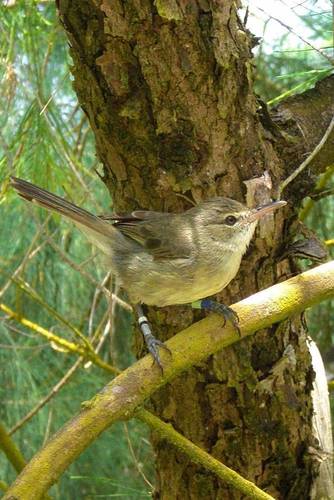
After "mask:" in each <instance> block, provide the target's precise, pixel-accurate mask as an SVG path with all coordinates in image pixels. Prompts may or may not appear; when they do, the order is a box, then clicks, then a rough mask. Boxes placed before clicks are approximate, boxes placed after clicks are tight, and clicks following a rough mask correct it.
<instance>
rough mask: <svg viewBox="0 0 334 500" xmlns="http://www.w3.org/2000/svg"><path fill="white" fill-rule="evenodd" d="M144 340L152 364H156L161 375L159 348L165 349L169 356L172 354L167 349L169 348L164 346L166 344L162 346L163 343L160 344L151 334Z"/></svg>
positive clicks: (162, 370)
mask: <svg viewBox="0 0 334 500" xmlns="http://www.w3.org/2000/svg"><path fill="white" fill-rule="evenodd" d="M144 338H145V342H146V345H147V349H148V351H149V352H150V354H151V355H152V358H153V364H154V363H156V364H157V365H158V366H159V368H160V370H161V373H162V374H163V372H164V369H163V366H162V363H161V360H160V354H159V347H162V348H163V349H165V351H167V352H168V353H169V354H170V355H171V354H172V353H171V350H170V349H169V347H167V346H166V344H164V342H162V341H161V340H159V339H156V338H155V337H154V335H153V334H149V335H146V336H145V337H144Z"/></svg>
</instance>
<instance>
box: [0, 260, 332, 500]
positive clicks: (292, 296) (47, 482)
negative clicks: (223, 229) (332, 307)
mask: <svg viewBox="0 0 334 500" xmlns="http://www.w3.org/2000/svg"><path fill="white" fill-rule="evenodd" d="M333 296H334V261H332V262H329V263H326V264H323V265H321V266H318V267H316V268H314V269H312V270H310V271H307V272H305V273H302V274H300V275H299V276H296V277H294V278H292V279H290V280H288V281H286V282H284V283H280V284H277V285H274V286H272V287H270V288H268V289H266V290H263V291H261V292H259V293H256V294H254V295H252V296H251V297H248V298H247V299H245V300H243V301H241V302H239V303H237V304H234V305H233V306H232V307H233V309H234V310H235V311H236V312H237V314H238V316H239V318H240V329H241V332H242V337H245V336H248V335H251V334H252V333H254V332H255V331H257V330H259V329H262V328H266V327H268V326H270V325H271V324H273V323H277V322H280V321H283V320H284V319H286V318H288V317H289V316H291V315H293V314H298V313H300V312H302V311H303V310H305V309H307V308H308V307H310V306H312V305H314V304H317V303H319V302H321V301H323V300H325V299H328V298H330V297H333ZM223 323H224V320H223V319H222V318H221V317H220V316H219V315H216V314H212V315H211V316H209V317H208V318H205V319H203V320H201V321H199V322H197V323H195V324H194V325H192V326H190V327H189V328H186V329H185V330H183V331H182V332H180V333H179V334H177V335H175V336H174V337H173V338H172V339H170V340H169V341H168V342H167V345H168V347H169V348H170V349H171V351H172V353H173V355H172V357H170V356H168V354H166V355H165V353H162V357H163V364H164V367H165V370H164V375H163V376H162V375H161V373H160V370H159V369H158V368H157V367H152V360H151V358H150V356H145V357H144V358H142V359H141V360H139V361H138V362H137V363H135V364H134V365H133V366H131V367H130V368H128V369H127V370H125V371H124V372H122V373H121V374H120V375H119V376H118V377H116V378H115V379H114V380H113V381H112V382H111V383H109V384H108V385H107V386H106V387H105V388H104V389H103V390H102V391H101V392H100V393H98V394H97V395H96V396H95V397H94V398H93V399H92V400H91V401H89V402H86V403H85V404H84V405H83V408H82V410H81V412H80V413H79V414H78V415H76V416H75V417H74V418H73V419H72V420H71V421H69V422H68V423H67V424H66V425H65V426H64V427H63V428H62V429H61V430H60V431H58V433H57V434H55V435H54V436H53V437H52V438H51V439H50V440H49V441H48V443H47V444H46V445H45V447H44V448H43V449H42V450H41V451H40V452H38V453H37V454H36V455H35V456H34V457H33V459H32V460H31V461H30V462H29V464H28V465H27V466H26V467H25V469H24V470H23V471H22V473H21V474H20V475H19V476H18V478H17V479H16V481H15V482H14V483H13V485H12V486H11V487H10V488H9V490H8V491H7V493H6V494H5V496H4V498H5V499H7V500H9V499H10V498H13V497H17V498H20V500H28V499H30V498H32V497H33V498H35V499H36V500H37V499H38V498H40V497H41V496H42V494H43V493H44V492H45V491H47V489H48V488H50V486H51V485H52V484H53V483H54V482H55V481H57V480H58V478H59V476H60V475H61V474H62V473H63V472H64V470H65V469H66V468H67V467H68V466H69V465H70V464H71V463H72V462H73V461H74V460H75V459H76V457H78V456H79V455H80V453H82V451H83V450H85V449H86V448H87V447H88V446H89V445H90V444H91V443H92V442H93V441H94V440H95V439H96V438H97V437H98V436H99V435H100V434H101V433H102V432H103V431H104V430H105V429H107V428H108V427H109V426H110V425H111V424H112V423H114V422H116V421H118V420H124V419H128V418H130V417H132V416H133V414H134V412H135V410H136V408H138V407H139V406H140V405H142V404H143V403H144V401H145V400H146V399H147V398H149V397H150V396H151V395H152V393H153V392H154V391H156V390H157V389H159V388H160V387H162V386H163V385H164V384H166V383H167V382H169V381H170V380H171V379H173V378H174V377H175V376H177V375H178V374H179V373H180V372H182V371H184V370H186V369H188V368H190V367H191V366H192V365H195V364H197V363H199V362H201V361H203V360H204V359H206V358H207V357H208V356H209V355H210V354H213V353H215V352H217V351H219V350H221V349H222V348H224V347H226V346H228V345H231V344H233V343H234V342H236V341H237V340H240V339H239V337H238V335H237V333H236V332H235V330H234V329H233V327H232V326H231V325H228V324H227V325H226V326H225V327H223Z"/></svg>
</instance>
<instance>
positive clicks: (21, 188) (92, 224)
mask: <svg viewBox="0 0 334 500" xmlns="http://www.w3.org/2000/svg"><path fill="white" fill-rule="evenodd" d="M10 184H11V186H12V187H13V188H14V189H16V191H17V192H18V193H19V195H20V196H22V198H24V199H26V200H28V201H31V202H32V203H36V204H37V205H40V206H41V207H43V208H46V209H47V210H51V211H52V212H57V213H59V214H61V215H63V216H65V217H67V218H69V219H71V220H72V221H73V222H74V223H75V224H77V225H78V226H81V228H82V229H83V230H84V231H85V228H87V229H88V231H85V232H87V233H89V234H91V231H93V232H94V233H95V236H96V233H99V234H100V235H103V236H104V237H108V236H113V235H114V234H115V231H116V229H115V228H114V227H113V226H112V224H110V223H108V222H106V221H104V220H102V219H100V218H99V217H97V216H96V215H94V214H91V213H90V212H88V211H87V210H84V209H83V208H80V207H78V206H77V205H74V203H71V202H69V201H67V200H65V199H64V198H61V197H60V196H57V195H55V194H52V193H50V192H49V191H46V190H45V189H42V188H40V187H38V186H35V185H34V184H31V183H30V182H27V181H24V180H22V179H18V178H17V177H11V182H10ZM94 233H93V235H94ZM93 235H92V236H93ZM93 239H94V240H95V239H96V238H93Z"/></svg>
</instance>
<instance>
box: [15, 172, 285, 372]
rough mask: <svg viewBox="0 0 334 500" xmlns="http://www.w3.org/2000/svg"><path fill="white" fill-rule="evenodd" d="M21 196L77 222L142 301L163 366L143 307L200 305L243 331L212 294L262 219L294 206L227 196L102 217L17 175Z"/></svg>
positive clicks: (135, 300)
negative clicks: (251, 204) (178, 209)
mask: <svg viewBox="0 0 334 500" xmlns="http://www.w3.org/2000/svg"><path fill="white" fill-rule="evenodd" d="M10 183H11V186H12V187H13V188H14V189H15V190H16V191H17V192H18V194H19V195H20V196H21V197H22V198H24V199H25V200H28V201H30V202H32V203H34V204H37V205H39V206H41V207H43V208H45V209H47V210H49V211H52V212H56V213H59V214H60V215H62V216H64V217H65V218H68V219H70V220H71V221H72V222H74V224H75V225H76V226H77V227H78V228H79V229H80V230H81V231H82V232H83V233H85V235H86V236H87V237H88V238H89V240H90V241H91V242H92V243H93V244H94V245H95V246H96V247H97V248H99V249H100V250H101V251H102V252H103V253H104V254H105V255H106V256H107V262H108V266H109V267H110V270H111V273H112V274H114V275H115V276H116V277H117V279H118V282H119V283H120V286H121V287H122V288H124V289H125V291H126V292H127V294H128V296H129V300H130V302H131V303H132V304H134V307H135V310H136V312H137V315H138V323H139V326H140V328H141V331H142V333H143V335H144V339H145V342H146V345H147V348H148V350H149V352H150V353H151V354H152V356H153V359H154V361H155V362H156V363H157V364H158V366H159V367H160V368H161V369H162V364H161V360H160V355H159V348H160V347H163V348H166V346H165V344H164V343H163V342H161V341H160V340H159V339H157V338H156V337H154V335H153V333H152V330H151V327H150V324H149V321H148V319H147V317H146V316H145V314H144V312H143V308H142V306H143V305H144V304H145V305H147V306H151V305H154V306H159V307H164V306H169V305H177V304H188V303H190V304H193V305H194V306H195V307H196V306H197V307H201V308H203V309H208V310H212V311H217V312H220V313H222V314H223V315H224V317H225V318H227V319H229V320H231V321H232V323H233V324H234V325H235V326H236V328H237V329H238V318H237V315H236V313H235V312H234V311H233V310H232V309H231V308H229V307H228V306H226V305H225V304H218V303H217V302H215V301H213V300H211V299H210V297H211V296H212V295H215V294H216V293H218V292H220V291H221V290H223V289H224V288H225V287H226V286H227V285H228V284H229V283H230V281H231V280H232V279H233V278H234V277H235V275H236V274H237V272H238V270H239V267H240V263H241V259H242V256H243V255H244V253H245V252H246V250H247V247H248V246H249V243H250V241H251V239H252V237H253V234H254V231H255V228H256V225H257V222H258V220H259V219H261V218H262V217H264V216H265V215H266V214H268V213H272V212H274V211H275V210H277V209H278V208H281V207H283V206H284V205H286V202H285V201H275V202H270V203H268V204H266V205H261V206H258V207H256V208H248V207H246V206H245V205H243V204H242V203H240V202H238V201H236V200H234V199H231V198H226V197H215V198H211V199H208V200H206V201H203V202H201V203H199V204H197V205H195V206H193V207H192V208H190V209H188V210H186V211H185V212H182V213H169V212H156V211H151V210H135V211H133V212H131V213H129V214H121V215H118V214H111V215H103V216H101V215H100V216H99V215H94V214H92V213H90V212H88V211H87V210H85V209H84V208H80V207H78V206H77V205H75V204H73V203H71V202H69V201H67V200H65V199H64V198H62V197H60V196H57V195H55V194H52V193H50V192H49V191H46V190H45V189H42V188H41V187H38V186H36V185H34V184H32V183H30V182H28V181H25V180H23V179H19V178H17V177H11V180H10Z"/></svg>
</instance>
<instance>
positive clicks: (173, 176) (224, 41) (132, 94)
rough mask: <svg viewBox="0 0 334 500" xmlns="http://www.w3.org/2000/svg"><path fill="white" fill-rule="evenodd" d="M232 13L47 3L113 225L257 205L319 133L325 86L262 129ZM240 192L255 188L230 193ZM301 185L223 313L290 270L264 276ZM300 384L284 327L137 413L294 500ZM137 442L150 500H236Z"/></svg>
mask: <svg viewBox="0 0 334 500" xmlns="http://www.w3.org/2000/svg"><path fill="white" fill-rule="evenodd" d="M237 7H239V5H236V2H233V1H231V0H226V1H224V2H222V1H218V0H216V1H211V2H210V1H207V0H197V1H196V0H189V1H181V0H179V1H177V0H156V1H155V2H152V1H147V0H127V1H120V0H104V1H98V0H95V1H86V2H82V1H80V0H72V1H68V0H60V1H59V5H58V8H59V15H60V19H61V20H62V22H63V25H64V28H65V30H66V32H67V35H68V38H69V41H70V46H71V55H72V57H73V63H74V64H73V67H72V72H73V75H74V87H75V90H76V92H77V95H78V99H79V102H80V104H81V106H82V107H83V109H84V110H85V112H86V114H87V116H88V118H89V120H90V123H91V126H92V129H93V131H94V133H95V137H96V147H97V153H98V156H99V157H100V159H101V161H102V162H103V165H104V174H105V177H104V180H105V182H106V184H107V186H108V187H109V189H110V192H111V194H112V198H113V204H114V206H115V208H116V210H117V211H128V210H132V209H135V208H138V207H141V208H149V209H157V210H168V211H181V210H184V209H185V208H189V207H190V206H191V202H192V201H193V202H195V203H196V202H198V201H200V200H202V199H205V198H209V197H212V196H216V195H224V196H229V197H232V198H235V199H237V200H239V201H245V199H247V200H248V202H249V203H254V204H257V203H259V202H262V201H266V200H268V199H269V198H270V196H272V193H274V192H275V190H276V189H277V187H278V184H279V182H280V180H282V179H284V178H285V177H287V176H288V175H289V173H291V170H293V169H294V168H296V167H297V166H298V164H299V163H301V161H302V160H303V159H304V155H305V153H306V152H308V153H309V152H310V151H311V150H312V148H313V147H314V145H315V144H316V143H317V142H318V140H319V139H320V138H321V136H322V134H323V133H324V132H325V129H326V126H327V125H328V122H329V118H330V116H331V113H333V109H332V111H331V107H332V108H333V104H332V103H333V100H332V101H331V104H330V105H328V99H330V98H332V96H333V93H334V90H333V89H334V85H333V80H332V79H328V80H327V82H329V83H327V84H326V85H327V86H326V85H325V84H323V85H322V86H320V87H319V88H318V90H317V92H316V93H315V92H314V93H313V94H312V91H311V93H308V94H307V95H306V96H304V97H305V100H308V102H314V101H315V100H316V99H318V101H317V103H316V105H314V107H313V108H312V109H311V106H306V109H305V102H304V106H302V105H301V101H298V99H297V100H290V101H287V102H286V103H285V104H284V105H282V106H281V108H279V109H278V110H276V112H275V113H274V114H273V116H272V117H270V116H269V114H268V112H267V110H266V109H265V107H264V106H261V105H260V104H259V102H258V101H257V99H256V97H255V95H254V92H253V89H252V73H253V62H252V55H251V49H250V47H251V43H252V37H251V35H250V34H249V32H248V31H247V30H246V29H245V27H244V26H243V25H242V23H241V21H240V19H239V18H238V15H237ZM322 95H324V96H326V98H323V100H321V99H320V98H319V97H318V96H322ZM328 96H330V97H328ZM300 99H302V97H301V98H300ZM326 99H327V101H326ZM298 103H299V105H298ZM312 113H313V114H312ZM316 117H317V118H316ZM319 117H321V119H319ZM317 120H318V121H317ZM323 151H324V154H323V155H322V156H321V158H317V161H315V162H313V163H314V169H315V172H316V173H319V172H321V171H322V170H323V169H324V167H325V166H326V160H327V157H326V155H325V152H326V148H324V149H323ZM265 171H267V172H268V175H264V172H265ZM253 178H257V179H258V180H257V181H256V182H258V183H259V184H260V189H257V188H256V186H255V187H254V184H249V183H247V184H245V183H244V181H246V180H249V179H253ZM271 183H272V186H273V187H272V188H271ZM313 184H314V178H312V177H310V175H309V172H307V174H303V175H301V176H300V178H298V179H297V180H296V182H294V183H293V184H292V185H291V187H290V188H289V190H288V201H289V202H291V203H290V205H289V208H288V209H286V210H285V211H284V212H283V211H281V212H280V213H277V214H276V215H275V220H273V219H272V220H271V221H270V222H269V224H268V222H267V223H266V224H265V225H264V226H262V227H261V228H260V230H259V231H258V232H257V238H256V240H254V242H253V244H252V246H251V248H250V250H249V251H248V254H247V256H246V257H245V258H244V260H243V263H242V265H241V269H240V271H239V274H238V276H237V278H236V279H235V280H234V281H233V282H232V284H231V285H230V286H229V287H228V289H226V290H225V291H224V293H222V294H220V296H219V300H222V301H223V302H224V303H227V304H229V303H232V302H234V301H237V300H239V299H241V298H242V297H245V296H248V295H250V294H252V293H253V292H255V291H257V290H259V289H261V288H265V287H267V286H269V285H271V284H272V283H274V282H277V281H278V280H280V279H284V278H285V277H286V276H287V275H289V274H290V273H291V272H294V271H295V270H296V269H295V266H292V267H291V262H290V261H289V260H284V261H283V262H281V263H279V264H277V261H278V259H277V256H278V255H280V254H281V253H282V249H283V247H284V246H285V244H286V242H287V241H288V240H289V238H290V237H291V227H292V228H293V230H295V229H294V228H295V225H294V223H293V222H294V218H295V214H296V212H295V210H296V208H298V205H299V204H300V202H301V200H302V198H303V197H305V196H306V194H307V193H309V192H310V191H311V189H312V187H313ZM189 200H190V201H189ZM149 317H150V320H151V321H152V324H153V325H154V329H155V332H156V333H158V334H159V335H158V336H159V337H160V338H161V339H165V338H168V337H169V336H171V335H173V334H174V333H175V332H177V331H178V330H180V329H181V328H183V327H185V326H187V325H189V324H190V323H191V322H192V321H193V319H194V318H193V312H192V311H191V309H190V308H189V307H187V306H184V307H169V308H163V309H157V308H150V311H149ZM152 369H154V368H152ZM312 380H313V370H312V366H311V357H310V355H309V351H308V347H307V333H306V331H305V328H304V323H303V321H302V320H301V318H300V317H296V318H293V320H291V321H288V322H285V323H284V324H277V325H274V326H273V327H272V328H271V329H270V330H269V331H267V330H266V331H260V332H258V333H257V334H256V335H255V336H254V337H252V338H249V339H245V340H243V341H242V342H240V343H239V345H237V346H235V347H231V348H228V349H225V350H224V351H223V352H221V353H219V354H218V355H216V356H212V357H211V358H210V359H208V360H207V362H206V363H203V364H201V365H200V366H196V367H194V368H193V369H192V370H190V371H189V372H187V373H185V374H183V375H182V376H180V377H178V378H177V379H176V380H175V381H173V382H172V383H171V384H169V385H168V386H166V387H165V388H163V389H162V390H161V391H159V393H157V394H155V396H154V398H152V400H151V402H150V405H151V408H153V409H154V411H155V412H156V413H157V414H158V415H159V416H161V417H162V418H163V419H164V420H165V421H168V422H171V423H172V424H173V425H174V426H175V428H176V429H177V430H179V431H180V432H181V433H182V434H184V435H185V436H186V437H188V438H189V439H191V440H192V441H193V442H194V443H196V444H198V445H200V446H201V447H202V448H204V449H205V450H207V451H208V452H210V453H211V454H212V455H213V456H214V457H216V458H218V459H219V460H221V461H223V462H224V463H225V464H226V465H228V466H229V467H231V468H233V469H235V470H236V471H238V472H240V473H241V474H242V475H243V476H244V477H246V478H248V479H250V480H252V481H254V482H255V483H256V484H257V485H258V486H259V487H261V488H263V489H264V490H266V491H267V492H268V493H270V494H271V495H272V496H274V497H275V498H284V499H288V498H291V499H299V498H303V499H304V498H308V496H309V495H310V492H311V488H312V481H313V478H314V476H315V475H316V474H317V468H318V461H317V460H316V459H315V458H314V454H312V453H310V451H309V450H310V449H317V448H318V443H317V442H316V441H315V439H314V436H313V432H312V413H313V406H312V400H311V390H312ZM152 439H153V444H154V447H155V451H156V456H157V475H158V484H157V490H156V498H161V499H173V498H182V499H187V498H191V499H197V498H205V499H206V498H208V499H211V498H212V499H220V498H221V499H226V498H229V499H230V498H231V499H237V498H240V494H239V493H236V492H235V491H230V490H229V489H228V488H227V487H226V486H225V485H224V484H222V483H221V482H219V481H218V480H217V478H216V477H214V476H212V475H210V474H208V473H207V472H206V471H204V470H202V469H200V468H199V467H197V466H195V465H193V464H192V463H191V462H190V461H189V459H188V458H187V457H186V456H182V455H181V454H180V453H179V452H178V451H177V450H176V449H174V448H173V447H172V446H170V445H167V444H166V443H163V442H159V441H158V440H157V439H156V438H155V436H152Z"/></svg>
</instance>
